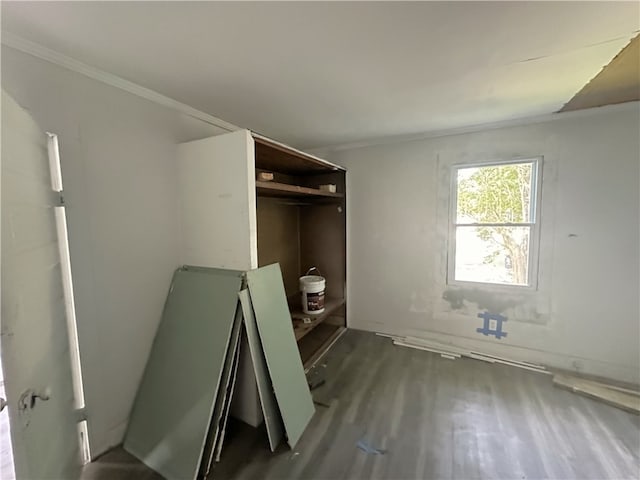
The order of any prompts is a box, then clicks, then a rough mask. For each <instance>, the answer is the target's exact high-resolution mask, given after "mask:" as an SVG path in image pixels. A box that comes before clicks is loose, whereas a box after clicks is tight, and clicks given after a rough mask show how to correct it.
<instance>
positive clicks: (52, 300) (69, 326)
mask: <svg viewBox="0 0 640 480" xmlns="http://www.w3.org/2000/svg"><path fill="white" fill-rule="evenodd" d="M51 140H53V142H52V141H51ZM48 143H50V144H51V145H52V146H54V147H55V146H56V145H57V139H55V138H53V137H48V136H47V134H45V133H44V132H42V131H41V130H40V129H39V128H38V126H37V125H36V123H35V122H34V120H33V119H32V118H31V117H30V116H29V115H28V114H27V112H26V111H24V110H23V109H22V108H21V107H20V106H19V105H18V104H17V103H16V102H15V101H14V100H13V99H12V98H11V97H9V96H8V95H7V94H6V93H5V92H4V91H3V92H2V317H1V321H2V324H1V327H2V328H1V340H2V343H1V349H0V354H1V358H2V368H3V370H4V381H5V391H6V396H7V403H8V410H9V420H10V427H11V439H12V446H13V457H14V461H15V473H16V477H17V478H18V479H19V480H22V479H29V480H31V479H33V480H35V479H74V478H78V477H79V474H80V467H81V465H82V456H81V454H80V438H79V433H78V432H79V429H78V420H80V413H79V412H80V411H81V410H79V408H78V407H80V408H81V407H82V406H83V405H82V403H83V401H84V400H83V399H82V392H81V383H78V381H79V360H78V359H77V355H76V352H77V338H76V337H75V317H73V312H72V311H71V312H69V311H68V310H69V305H70V303H69V302H70V300H71V306H72V294H71V290H70V289H69V287H70V277H68V278H64V280H63V274H64V275H68V271H67V269H65V264H67V266H68V262H66V260H68V258H67V259H64V261H61V256H67V255H68V250H67V241H66V230H65V228H66V227H65V226H64V209H63V208H62V207H61V206H60V204H61V198H62V197H61V190H62V188H61V179H60V177H59V175H58V173H59V165H58V166H56V165H55V162H52V163H51V166H50V162H49V155H48ZM54 144H55V145H54ZM56 177H57V178H56ZM56 185H57V187H56ZM54 188H55V190H58V191H55V190H54ZM56 217H57V219H56ZM60 236H62V237H60ZM59 238H60V240H61V241H59ZM70 333H72V335H71V336H70ZM70 339H71V340H70ZM70 345H71V347H70ZM72 358H73V359H74V361H75V362H76V363H73V365H74V367H73V368H74V369H75V372H74V371H72ZM74 374H75V375H76V376H75V377H74ZM74 387H75V388H74ZM11 473H12V472H11ZM5 474H6V475H5ZM2 477H3V478H5V477H7V478H9V477H10V472H3V475H2Z"/></svg>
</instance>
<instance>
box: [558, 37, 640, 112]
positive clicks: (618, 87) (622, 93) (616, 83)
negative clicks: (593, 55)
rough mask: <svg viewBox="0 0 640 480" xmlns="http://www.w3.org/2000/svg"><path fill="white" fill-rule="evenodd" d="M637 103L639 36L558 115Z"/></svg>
mask: <svg viewBox="0 0 640 480" xmlns="http://www.w3.org/2000/svg"><path fill="white" fill-rule="evenodd" d="M638 100H640V35H638V36H636V37H635V38H634V39H633V40H631V43H629V44H628V45H627V46H626V47H624V48H623V49H622V51H621V52H620V53H619V54H618V55H616V57H615V58H614V59H613V60H611V62H609V64H608V65H607V66H606V67H604V68H603V69H602V71H601V72H600V73H598V75H596V76H595V77H594V78H593V79H592V80H591V81H590V82H589V83H587V84H586V85H585V86H584V87H583V88H582V90H580V91H579V92H578V93H576V94H575V96H574V97H573V98H572V99H571V100H570V101H569V102H568V103H567V104H566V105H565V106H564V107H562V110H560V111H561V112H568V111H571V110H581V109H584V108H593V107H600V106H603V105H613V104H616V103H625V102H633V101H638Z"/></svg>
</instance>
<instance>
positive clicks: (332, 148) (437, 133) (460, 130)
mask: <svg viewBox="0 0 640 480" xmlns="http://www.w3.org/2000/svg"><path fill="white" fill-rule="evenodd" d="M627 110H629V111H630V110H637V111H638V113H639V114H640V101H633V102H625V103H618V104H613V105H604V106H602V107H593V108H585V109H583V110H572V111H569V112H556V113H547V114H544V115H537V116H533V117H523V118H515V119H511V120H501V121H499V122H492V123H483V124H477V125H469V126H465V127H456V128H450V129H443V130H433V131H428V132H421V133H413V134H406V135H393V136H388V137H376V138H372V139H368V140H362V141H358V142H348V143H340V144H335V145H327V146H324V147H314V148H307V150H308V151H311V152H317V153H318V154H320V155H322V154H328V153H333V152H340V151H344V150H353V149H357V148H366V147H375V146H381V145H391V144H395V143H406V142H416V141H420V140H427V139H430V138H438V137H450V136H454V135H463V134H465V133H477V132H484V131H488V130H498V129H501V128H511V127H521V126H526V125H534V124H537V123H545V122H551V121H555V120H568V119H570V118H582V117H591V116H594V115H600V114H605V113H614V112H623V111H627Z"/></svg>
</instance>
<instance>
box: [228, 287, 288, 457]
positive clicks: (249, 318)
mask: <svg viewBox="0 0 640 480" xmlns="http://www.w3.org/2000/svg"><path fill="white" fill-rule="evenodd" d="M238 297H239V298H240V304H241V305H242V313H243V315H244V326H245V332H246V334H247V343H248V345H249V352H250V354H251V362H252V363H253V370H254V373H255V376H256V383H257V385H258V395H259V396H260V404H261V407H262V414H263V415H264V423H265V426H266V427H267V436H268V437H269V446H270V447H271V451H272V452H274V451H275V449H276V447H277V446H278V445H279V444H280V442H281V441H282V436H283V434H284V431H283V425H282V418H281V416H280V411H279V410H278V404H277V402H276V397H275V395H274V393H273V386H272V384H271V377H270V376H269V371H268V369H267V364H266V361H265V358H264V352H263V350H262V345H261V344H260V337H259V335H258V326H257V324H256V319H255V316H254V314H253V305H252V304H251V298H250V297H249V291H248V290H242V291H241V292H240V293H238Z"/></svg>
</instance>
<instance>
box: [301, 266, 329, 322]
mask: <svg viewBox="0 0 640 480" xmlns="http://www.w3.org/2000/svg"><path fill="white" fill-rule="evenodd" d="M325 283H326V281H325V279H324V277H321V276H320V275H305V276H303V277H300V291H301V292H302V311H303V312H304V313H307V314H311V315H313V314H318V313H322V312H324V287H325Z"/></svg>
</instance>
